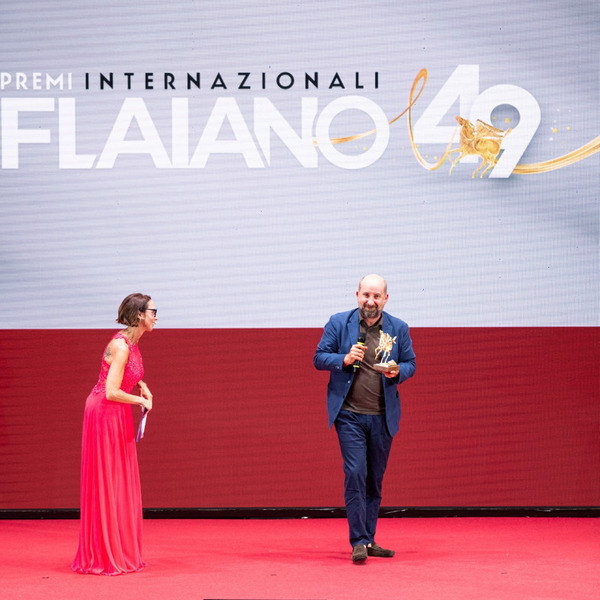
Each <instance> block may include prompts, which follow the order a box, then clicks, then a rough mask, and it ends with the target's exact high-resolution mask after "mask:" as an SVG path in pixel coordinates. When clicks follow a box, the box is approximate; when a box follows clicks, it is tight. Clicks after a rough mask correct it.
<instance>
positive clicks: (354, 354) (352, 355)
mask: <svg viewBox="0 0 600 600" xmlns="http://www.w3.org/2000/svg"><path fill="white" fill-rule="evenodd" d="M366 349H367V347H366V346H365V345H364V344H354V346H352V348H350V352H348V354H346V356H344V366H345V367H349V366H350V365H353V364H354V363H355V362H356V361H357V360H359V361H360V360H362V359H363V358H364V357H365V350H366Z"/></svg>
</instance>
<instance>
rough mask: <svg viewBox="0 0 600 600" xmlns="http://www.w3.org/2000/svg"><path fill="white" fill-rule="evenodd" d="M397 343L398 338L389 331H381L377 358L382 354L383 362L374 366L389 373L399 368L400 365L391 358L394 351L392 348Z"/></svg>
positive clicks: (376, 349)
mask: <svg viewBox="0 0 600 600" xmlns="http://www.w3.org/2000/svg"><path fill="white" fill-rule="evenodd" d="M395 343H396V338H395V337H394V338H392V336H391V335H390V334H389V333H383V331H381V330H380V331H379V346H377V348H375V360H377V358H378V357H379V355H380V354H381V362H378V363H376V364H375V365H373V368H374V369H375V370H376V371H379V372H380V373H389V372H390V371H396V370H397V369H398V365H397V364H396V362H395V361H393V360H390V361H388V359H389V357H390V353H391V352H392V348H393V347H394V344H395Z"/></svg>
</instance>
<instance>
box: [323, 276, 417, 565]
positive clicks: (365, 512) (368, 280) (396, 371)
mask: <svg viewBox="0 0 600 600" xmlns="http://www.w3.org/2000/svg"><path fill="white" fill-rule="evenodd" d="M356 297H357V299H358V308H355V309H354V310H350V311H347V312H342V313H338V314H335V315H333V316H332V317H331V318H330V319H329V321H328V322H327V324H326V325H325V328H324V330H323V336H322V338H321V341H320V342H319V345H318V346H317V350H316V352H315V356H314V365H315V367H316V368H317V369H320V370H327V371H329V372H330V377H329V385H328V387H327V412H328V415H329V426H330V427H331V426H332V425H334V424H335V428H336V431H337V434H338V439H339V442H340V449H341V451H342V458H343V461H344V473H345V481H344V501H345V504H346V514H347V518H348V525H349V529H350V544H351V546H352V549H353V550H352V560H353V562H355V563H358V562H364V561H365V560H366V559H367V557H368V556H384V557H391V556H393V555H394V551H393V550H386V549H385V548H381V547H380V546H379V545H378V544H376V543H375V529H376V527H377V517H378V514H379V506H380V504H381V486H382V481H383V474H384V472H385V468H386V465H387V460H388V456H389V453H390V449H391V446H392V439H393V437H394V435H395V434H396V433H397V432H398V428H399V421H400V397H399V395H398V384H400V383H402V382H403V381H405V380H406V379H408V378H409V377H412V375H413V374H414V372H415V369H416V363H415V354H414V352H413V348H412V342H411V339H410V336H409V329H408V325H407V324H406V323H405V322H404V321H401V320H400V319H398V318H396V317H393V316H392V315H390V314H388V313H386V312H384V311H383V307H384V306H385V304H386V302H387V300H388V297H389V296H388V293H387V284H386V282H385V280H384V279H383V278H381V277H380V276H379V275H367V276H365V277H363V278H362V279H361V281H360V283H359V286H358V291H357V292H356ZM380 332H382V333H386V334H389V335H390V336H391V338H392V339H393V340H394V344H393V346H392V348H391V351H390V355H389V357H388V358H387V361H388V362H390V363H392V361H393V363H395V365H393V366H392V367H391V369H390V370H389V371H387V372H383V373H382V372H380V371H378V370H376V369H375V368H374V365H375V363H376V357H375V349H376V347H377V346H378V345H379V339H380V337H379V336H380ZM359 336H361V338H360V339H361V341H360V342H358V340H359ZM379 358H381V357H379Z"/></svg>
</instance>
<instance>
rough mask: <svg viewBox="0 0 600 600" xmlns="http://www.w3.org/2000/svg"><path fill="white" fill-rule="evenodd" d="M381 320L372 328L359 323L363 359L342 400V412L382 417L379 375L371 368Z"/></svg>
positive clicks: (383, 408)
mask: <svg viewBox="0 0 600 600" xmlns="http://www.w3.org/2000/svg"><path fill="white" fill-rule="evenodd" d="M380 330H381V318H380V319H379V320H378V321H377V323H375V325H373V326H372V327H367V324H366V323H365V322H364V321H361V322H360V331H361V332H365V333H366V340H365V346H366V347H367V349H366V351H365V357H364V358H363V360H362V362H361V363H360V367H359V368H358V369H356V372H355V373H354V381H353V382H352V387H351V388H350V391H349V392H348V395H347V396H346V399H345V400H344V404H343V405H342V410H349V411H352V412H356V413H360V414H363V415H383V414H384V413H385V399H384V396H383V382H382V380H381V373H380V372H379V371H376V370H375V369H374V368H373V365H374V364H375V348H377V346H379V331H380Z"/></svg>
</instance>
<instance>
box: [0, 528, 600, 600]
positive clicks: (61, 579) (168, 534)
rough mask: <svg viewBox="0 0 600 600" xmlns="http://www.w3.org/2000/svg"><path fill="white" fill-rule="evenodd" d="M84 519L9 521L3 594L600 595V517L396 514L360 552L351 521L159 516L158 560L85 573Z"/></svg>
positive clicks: (100, 599) (108, 597)
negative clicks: (111, 573)
mask: <svg viewBox="0 0 600 600" xmlns="http://www.w3.org/2000/svg"><path fill="white" fill-rule="evenodd" d="M78 528H79V522H78V521H74V520H3V521H0V587H1V592H0V594H1V596H2V598H3V599H4V600H30V599H35V600H39V599H42V598H43V599H44V600H66V599H69V598H85V599H86V600H117V599H124V598H128V599H130V600H134V599H136V598H139V599H143V600H171V599H173V600H185V599H194V600H202V599H212V600H354V599H357V600H358V599H360V600H387V599H390V600H393V599H406V600H425V599H427V600H429V599H435V600H454V599H456V600H506V599H509V598H510V599H512V598H515V599H519V600H588V599H589V600H592V599H593V600H596V598H598V597H599V596H598V590H600V520H599V519H594V518H561V517H548V518H546V517H536V518H516V517H503V518H502V517H500V518H495V517H479V518H477V517H476V518H429V519H427V518H423V519H421V518H415V519H407V518H405V519H401V518H386V519H380V521H379V530H378V540H377V541H378V542H379V544H381V545H382V546H384V547H388V548H394V549H395V550H396V556H395V557H394V558H391V559H384V558H369V559H368V560H367V561H366V563H365V564H363V565H354V564H353V563H352V562H351V560H350V553H351V549H350V546H349V544H348V542H347V527H346V521H345V520H344V519H290V520H287V519H286V520H236V519H160V520H159V519H149V520H146V521H145V522H144V558H145V560H146V561H147V562H148V567H147V568H146V569H145V570H144V571H142V572H140V573H135V574H131V575H123V576H118V577H103V576H93V575H76V574H74V573H72V572H71V570H70V568H69V564H70V562H71V560H72V559H73V556H74V554H75V551H76V546H77V535H78Z"/></svg>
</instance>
